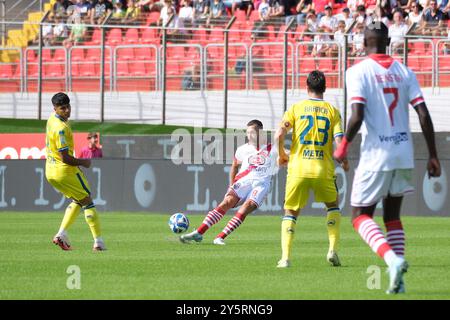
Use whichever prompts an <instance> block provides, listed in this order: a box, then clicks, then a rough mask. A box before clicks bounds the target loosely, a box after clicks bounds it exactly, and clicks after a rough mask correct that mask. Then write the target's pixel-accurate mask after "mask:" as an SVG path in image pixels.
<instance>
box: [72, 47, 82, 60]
mask: <svg viewBox="0 0 450 320" xmlns="http://www.w3.org/2000/svg"><path fill="white" fill-rule="evenodd" d="M70 59H71V60H72V61H83V60H84V49H83V48H72V51H71V57H70Z"/></svg>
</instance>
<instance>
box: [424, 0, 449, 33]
mask: <svg viewBox="0 0 450 320" xmlns="http://www.w3.org/2000/svg"><path fill="white" fill-rule="evenodd" d="M444 19H445V13H444V12H442V11H441V10H440V9H439V8H438V4H437V1H436V0H431V1H430V6H429V8H428V9H427V10H425V12H424V13H423V16H422V26H421V29H422V33H423V34H424V35H432V36H440V35H441V34H443V32H442V31H443V26H444Z"/></svg>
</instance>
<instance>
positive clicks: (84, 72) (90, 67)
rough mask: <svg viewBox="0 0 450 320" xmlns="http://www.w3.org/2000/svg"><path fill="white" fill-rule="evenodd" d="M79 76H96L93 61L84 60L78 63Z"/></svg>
mask: <svg viewBox="0 0 450 320" xmlns="http://www.w3.org/2000/svg"><path fill="white" fill-rule="evenodd" d="M80 76H82V77H95V76H98V73H97V68H96V65H95V63H93V62H86V63H82V64H80Z"/></svg>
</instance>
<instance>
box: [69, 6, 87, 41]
mask: <svg viewBox="0 0 450 320" xmlns="http://www.w3.org/2000/svg"><path fill="white" fill-rule="evenodd" d="M73 20H74V21H73V22H74V24H73V25H72V29H71V31H70V35H69V37H68V38H67V39H66V40H64V42H63V45H64V46H65V47H66V48H70V47H71V46H74V45H79V44H82V43H83V42H84V40H85V37H86V31H87V27H86V24H85V23H84V21H83V19H82V18H81V17H80V16H79V15H78V14H77V13H76V12H74V18H73Z"/></svg>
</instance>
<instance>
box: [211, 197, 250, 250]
mask: <svg viewBox="0 0 450 320" xmlns="http://www.w3.org/2000/svg"><path fill="white" fill-rule="evenodd" d="M257 208H258V205H257V204H256V203H255V202H254V201H252V200H247V201H245V202H244V204H243V205H242V206H241V207H240V208H239V210H238V211H237V213H236V214H235V215H234V217H233V218H231V219H230V221H229V222H228V224H227V225H226V227H225V228H224V229H223V230H222V232H221V233H219V234H218V235H217V237H216V238H215V239H214V242H213V243H214V244H218V245H224V244H225V241H224V239H225V238H226V237H227V236H228V235H229V234H230V233H231V232H233V231H234V230H236V229H237V228H238V227H239V226H240V225H241V224H242V223H243V222H244V220H245V218H246V217H247V215H248V214H250V213H251V212H253V211H255V210H256V209H257Z"/></svg>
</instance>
